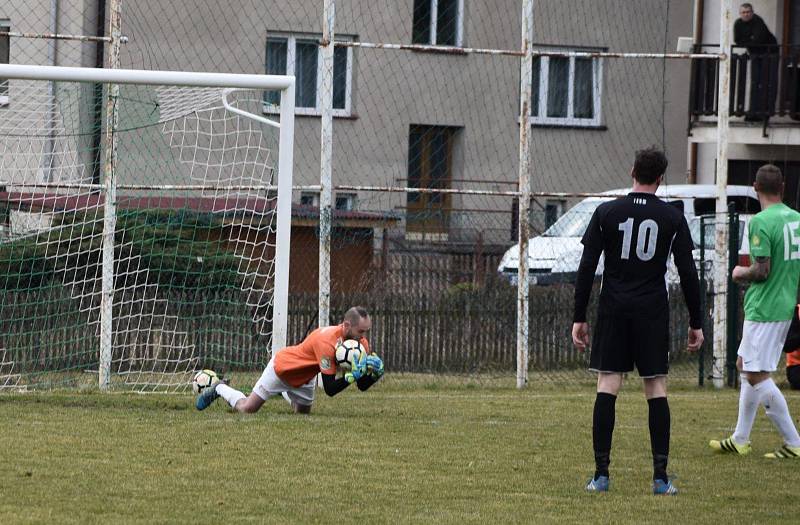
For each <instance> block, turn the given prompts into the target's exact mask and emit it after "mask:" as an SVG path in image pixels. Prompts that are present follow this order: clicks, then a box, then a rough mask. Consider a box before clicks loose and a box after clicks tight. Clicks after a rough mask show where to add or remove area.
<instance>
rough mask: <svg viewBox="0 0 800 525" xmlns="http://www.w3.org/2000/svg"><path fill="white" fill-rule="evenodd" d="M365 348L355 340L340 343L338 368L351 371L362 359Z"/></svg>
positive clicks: (338, 347) (337, 350) (337, 360)
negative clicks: (354, 364)
mask: <svg viewBox="0 0 800 525" xmlns="http://www.w3.org/2000/svg"><path fill="white" fill-rule="evenodd" d="M363 352H364V347H363V346H361V343H359V342H358V341H354V340H353V339H346V340H344V341H340V342H339V344H337V345H336V368H337V369H341V370H351V369H352V368H353V363H355V362H356V361H358V360H359V359H361V354H362V353H363Z"/></svg>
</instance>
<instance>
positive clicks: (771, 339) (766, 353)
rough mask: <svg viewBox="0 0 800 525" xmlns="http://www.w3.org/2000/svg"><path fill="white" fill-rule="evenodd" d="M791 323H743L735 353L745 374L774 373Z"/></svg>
mask: <svg viewBox="0 0 800 525" xmlns="http://www.w3.org/2000/svg"><path fill="white" fill-rule="evenodd" d="M790 324H791V321H771V322H758V321H745V322H744V326H743V327H742V342H741V343H739V351H738V352H737V353H738V354H739V356H740V357H741V358H742V369H743V370H744V371H745V372H774V371H775V370H777V369H778V363H779V362H780V360H781V354H782V353H783V343H784V342H785V341H786V334H788V333H789V325H790Z"/></svg>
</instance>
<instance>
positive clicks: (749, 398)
mask: <svg viewBox="0 0 800 525" xmlns="http://www.w3.org/2000/svg"><path fill="white" fill-rule="evenodd" d="M741 382H742V389H741V391H740V392H739V419H737V420H736V430H735V431H734V432H733V440H734V441H735V442H736V444H737V445H745V444H747V443H749V442H750V432H751V431H752V430H753V422H754V421H755V420H756V413H758V405H759V404H760V403H759V395H758V392H757V391H756V389H755V388H753V385H751V384H750V383H748V382H747V379H746V378H745V377H742V378H741Z"/></svg>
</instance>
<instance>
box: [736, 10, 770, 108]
mask: <svg viewBox="0 0 800 525" xmlns="http://www.w3.org/2000/svg"><path fill="white" fill-rule="evenodd" d="M733 41H734V42H736V45H737V46H743V47H746V48H747V53H748V54H749V55H750V61H751V62H752V65H751V67H750V107H749V109H748V111H747V115H746V117H745V120H767V119H769V117H770V116H771V115H772V114H773V113H774V112H775V97H776V96H777V94H778V41H777V40H776V39H775V35H773V34H772V33H771V32H770V30H769V28H768V27H767V24H766V23H765V22H764V19H763V18H761V17H760V16H758V15H757V14H755V12H753V5H752V4H742V5H741V6H740V7H739V19H738V20H736V22H734V24H733Z"/></svg>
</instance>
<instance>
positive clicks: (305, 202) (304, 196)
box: [300, 192, 319, 206]
mask: <svg viewBox="0 0 800 525" xmlns="http://www.w3.org/2000/svg"><path fill="white" fill-rule="evenodd" d="M300 206H319V194H317V193H312V192H303V193H301V194H300Z"/></svg>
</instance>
